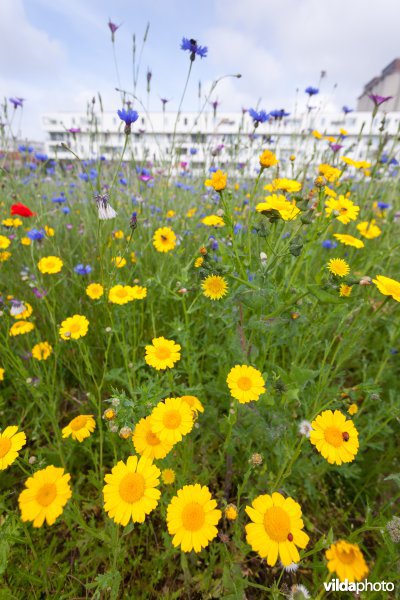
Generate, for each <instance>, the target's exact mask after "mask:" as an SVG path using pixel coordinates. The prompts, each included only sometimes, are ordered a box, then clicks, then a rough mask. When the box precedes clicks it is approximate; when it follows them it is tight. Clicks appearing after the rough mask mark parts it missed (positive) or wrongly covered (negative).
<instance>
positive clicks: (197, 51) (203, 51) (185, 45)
mask: <svg viewBox="0 0 400 600" xmlns="http://www.w3.org/2000/svg"><path fill="white" fill-rule="evenodd" d="M181 50H188V51H189V52H190V60H191V61H192V62H193V61H194V60H195V59H196V55H197V56H200V58H205V57H206V56H207V52H208V48H207V46H199V45H198V43H197V41H196V40H194V39H188V38H185V37H184V38H182V43H181Z"/></svg>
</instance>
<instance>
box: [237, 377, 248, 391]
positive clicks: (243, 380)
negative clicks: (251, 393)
mask: <svg viewBox="0 0 400 600" xmlns="http://www.w3.org/2000/svg"><path fill="white" fill-rule="evenodd" d="M237 386H238V388H239V389H240V390H243V391H244V392H247V390H249V389H250V388H251V379H250V378H249V377H239V379H238V380H237Z"/></svg>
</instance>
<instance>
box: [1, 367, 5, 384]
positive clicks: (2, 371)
mask: <svg viewBox="0 0 400 600" xmlns="http://www.w3.org/2000/svg"><path fill="white" fill-rule="evenodd" d="M4 373H5V370H4V369H3V368H1V367H0V381H4Z"/></svg>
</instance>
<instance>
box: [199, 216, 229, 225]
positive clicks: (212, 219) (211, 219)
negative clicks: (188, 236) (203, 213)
mask: <svg viewBox="0 0 400 600" xmlns="http://www.w3.org/2000/svg"><path fill="white" fill-rule="evenodd" d="M201 222H202V223H203V225H208V226H209V227H223V226H224V225H225V222H224V220H223V219H222V217H219V216H218V215H209V216H208V217H204V219H202V220H201Z"/></svg>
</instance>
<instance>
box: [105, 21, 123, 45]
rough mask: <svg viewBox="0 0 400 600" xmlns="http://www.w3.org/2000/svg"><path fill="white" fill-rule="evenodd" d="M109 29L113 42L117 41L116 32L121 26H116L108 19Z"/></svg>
mask: <svg viewBox="0 0 400 600" xmlns="http://www.w3.org/2000/svg"><path fill="white" fill-rule="evenodd" d="M108 27H109V28H110V31H111V41H112V42H114V41H115V32H116V31H117V29H119V28H120V27H121V25H116V24H115V23H113V22H112V21H111V19H108Z"/></svg>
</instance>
